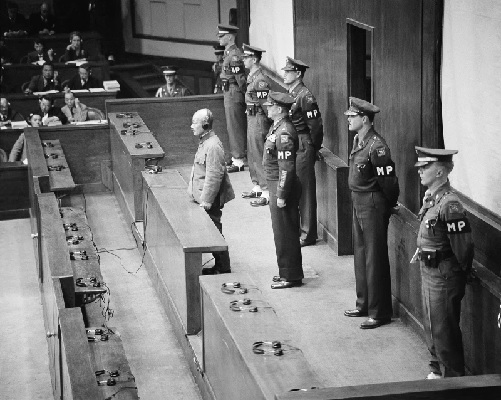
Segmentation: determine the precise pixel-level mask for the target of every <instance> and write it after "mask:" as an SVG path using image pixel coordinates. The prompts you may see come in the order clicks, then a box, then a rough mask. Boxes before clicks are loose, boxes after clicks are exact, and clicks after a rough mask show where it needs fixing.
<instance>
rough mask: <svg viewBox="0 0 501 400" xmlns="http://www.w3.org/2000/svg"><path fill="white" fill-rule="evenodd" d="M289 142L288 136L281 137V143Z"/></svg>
mask: <svg viewBox="0 0 501 400" xmlns="http://www.w3.org/2000/svg"><path fill="white" fill-rule="evenodd" d="M288 141H289V136H288V135H280V143H287V142H288Z"/></svg>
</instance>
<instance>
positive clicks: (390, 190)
mask: <svg viewBox="0 0 501 400" xmlns="http://www.w3.org/2000/svg"><path fill="white" fill-rule="evenodd" d="M379 111H380V109H379V107H377V106H375V105H374V104H371V103H369V102H367V101H365V100H361V99H357V98H356V97H350V107H349V109H348V110H347V111H346V112H345V115H347V116H348V124H349V130H350V131H351V132H356V135H355V138H354V140H353V149H352V151H351V153H350V160H349V164H350V169H349V173H348V185H349V187H350V190H351V192H352V195H351V198H352V201H353V245H354V262H355V281H356V292H357V301H356V308H355V309H353V310H346V311H345V312H344V315H346V316H347V317H362V316H369V318H368V319H367V320H366V321H364V322H362V324H361V325H360V328H361V329H371V328H377V327H378V326H381V325H382V324H385V323H388V322H390V321H391V317H392V314H393V311H392V303H391V279H390V262H389V259H388V242H387V240H388V239H387V235H388V224H389V220H390V215H391V210H392V208H393V207H394V206H396V204H397V199H398V195H399V186H398V179H397V177H396V176H395V164H394V162H393V161H392V159H391V154H390V149H389V147H388V145H387V144H386V141H385V140H384V139H383V138H382V137H381V135H379V134H378V133H377V132H376V131H375V130H374V127H373V120H374V115H375V114H376V113H378V112H379Z"/></svg>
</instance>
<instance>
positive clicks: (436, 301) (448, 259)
mask: <svg viewBox="0 0 501 400" xmlns="http://www.w3.org/2000/svg"><path fill="white" fill-rule="evenodd" d="M416 153H417V154H418V161H417V162H416V164H415V165H416V167H418V173H419V176H420V178H421V183H422V184H423V185H424V186H426V187H427V188H428V189H427V190H426V192H425V196H424V199H423V206H422V207H421V209H420V210H419V219H420V220H421V224H420V226H419V233H418V238H417V247H418V248H417V251H416V254H415V257H413V260H412V261H416V260H419V264H420V268H421V281H422V289H423V290H422V295H423V307H424V310H423V311H424V312H423V315H424V323H423V325H424V328H425V333H426V342H427V345H428V349H429V351H430V354H431V360H430V373H429V374H428V377H427V378H428V379H436V378H441V377H442V376H444V377H452V376H463V375H464V355H463V341H462V337H461V330H460V328H459V317H460V315H461V299H462V298H463V296H464V293H465V284H466V276H467V274H468V273H469V272H470V270H471V266H472V262H473V241H472V236H471V228H470V224H469V222H468V218H467V217H466V212H465V210H464V208H463V206H462V204H461V202H460V201H459V198H458V196H457V194H456V193H455V192H454V191H453V190H452V188H451V185H450V183H449V179H448V176H449V173H450V172H451V171H452V168H453V167H454V163H453V161H452V156H453V155H454V154H457V150H442V149H428V148H424V147H418V146H416ZM440 367H442V370H441V369H440Z"/></svg>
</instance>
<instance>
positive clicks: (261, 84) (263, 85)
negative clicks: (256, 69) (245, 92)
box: [258, 81, 266, 88]
mask: <svg viewBox="0 0 501 400" xmlns="http://www.w3.org/2000/svg"><path fill="white" fill-rule="evenodd" d="M258 86H259V87H260V88H264V87H266V82H264V81H261V82H259V83H258Z"/></svg>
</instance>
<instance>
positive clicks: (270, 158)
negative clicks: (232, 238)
mask: <svg viewBox="0 0 501 400" xmlns="http://www.w3.org/2000/svg"><path fill="white" fill-rule="evenodd" d="M293 103H294V98H293V97H292V96H290V95H289V94H287V93H279V92H271V91H270V93H269V95H268V101H267V102H266V103H264V105H265V106H267V108H268V116H269V117H270V118H271V119H272V120H273V125H272V126H271V128H270V131H269V132H268V135H267V136H266V142H265V144H264V152H263V167H264V172H265V174H266V180H267V184H268V188H269V190H270V214H271V227H272V229H273V238H274V240H275V250H276V253H277V264H278V272H279V275H278V276H274V277H273V282H274V283H273V284H272V285H271V288H272V289H287V288H291V287H295V286H301V284H302V279H303V278H304V274H303V262H302V255H301V246H300V244H299V210H298V207H299V198H300V197H301V183H300V182H299V179H298V177H297V175H296V151H297V148H298V138H297V133H296V129H295V128H294V125H293V124H292V122H291V121H290V119H289V110H290V108H291V106H292V104H293Z"/></svg>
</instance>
